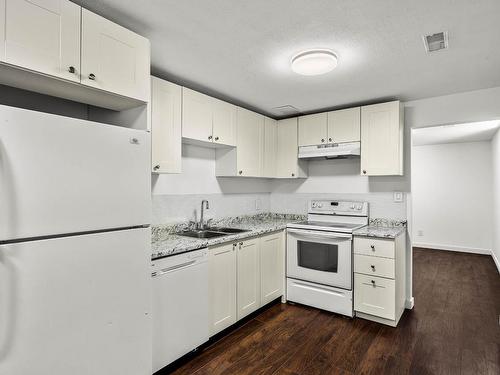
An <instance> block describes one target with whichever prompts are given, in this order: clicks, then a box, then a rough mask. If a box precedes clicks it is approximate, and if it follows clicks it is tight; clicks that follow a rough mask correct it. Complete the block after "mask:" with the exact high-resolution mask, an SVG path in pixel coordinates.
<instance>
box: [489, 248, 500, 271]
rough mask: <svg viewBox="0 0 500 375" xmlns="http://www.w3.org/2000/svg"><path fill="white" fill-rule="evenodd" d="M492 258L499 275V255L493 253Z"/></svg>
mask: <svg viewBox="0 0 500 375" xmlns="http://www.w3.org/2000/svg"><path fill="white" fill-rule="evenodd" d="M491 257H492V258H493V261H494V262H495V264H496V265H497V270H498V273H500V260H499V259H498V258H497V255H496V254H495V253H494V252H493V251H492V252H491Z"/></svg>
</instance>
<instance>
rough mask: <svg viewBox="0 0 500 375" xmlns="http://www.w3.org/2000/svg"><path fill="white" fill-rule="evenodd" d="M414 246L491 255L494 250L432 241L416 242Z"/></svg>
mask: <svg viewBox="0 0 500 375" xmlns="http://www.w3.org/2000/svg"><path fill="white" fill-rule="evenodd" d="M412 246H413V247H423V248H425V249H435V250H446V251H458V252H461V253H472V254H484V255H491V254H492V251H491V250H490V249H483V248H473V247H465V246H454V245H443V244H431V243H421V242H414V243H413V244H412Z"/></svg>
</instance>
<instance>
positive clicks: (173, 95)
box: [151, 77, 182, 173]
mask: <svg viewBox="0 0 500 375" xmlns="http://www.w3.org/2000/svg"><path fill="white" fill-rule="evenodd" d="M181 95H182V88H181V86H179V85H175V84H173V83H170V82H167V81H163V80H161V79H159V78H155V77H151V141H152V142H151V148H152V150H151V152H152V165H153V172H155V173H181V163H182V138H181V137H182V135H181V110H182V108H181V104H182V102H181Z"/></svg>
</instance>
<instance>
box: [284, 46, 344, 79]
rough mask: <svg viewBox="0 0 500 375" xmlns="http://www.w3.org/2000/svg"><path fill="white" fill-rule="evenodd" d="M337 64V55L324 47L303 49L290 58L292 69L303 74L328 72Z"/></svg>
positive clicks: (310, 74) (315, 74) (313, 74)
mask: <svg viewBox="0 0 500 375" xmlns="http://www.w3.org/2000/svg"><path fill="white" fill-rule="evenodd" d="M337 64H338V59H337V55H335V53H333V52H332V51H330V50H326V49H314V50H307V51H303V52H300V53H298V54H296V55H295V56H294V57H293V58H292V70H293V71H294V72H295V73H297V74H302V75H305V76H317V75H320V74H325V73H328V72H330V71H332V70H333V69H335V67H336V66H337Z"/></svg>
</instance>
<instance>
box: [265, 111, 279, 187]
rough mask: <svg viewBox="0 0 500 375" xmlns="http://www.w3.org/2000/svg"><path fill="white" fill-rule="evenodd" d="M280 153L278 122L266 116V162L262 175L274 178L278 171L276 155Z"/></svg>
mask: <svg viewBox="0 0 500 375" xmlns="http://www.w3.org/2000/svg"><path fill="white" fill-rule="evenodd" d="M277 153H278V122H277V121H276V120H273V119H272V118H269V117H265V118H264V162H263V166H262V176H263V177H268V178H273V177H276V173H277V172H278V169H277V167H278V165H277V160H276V155H277Z"/></svg>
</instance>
